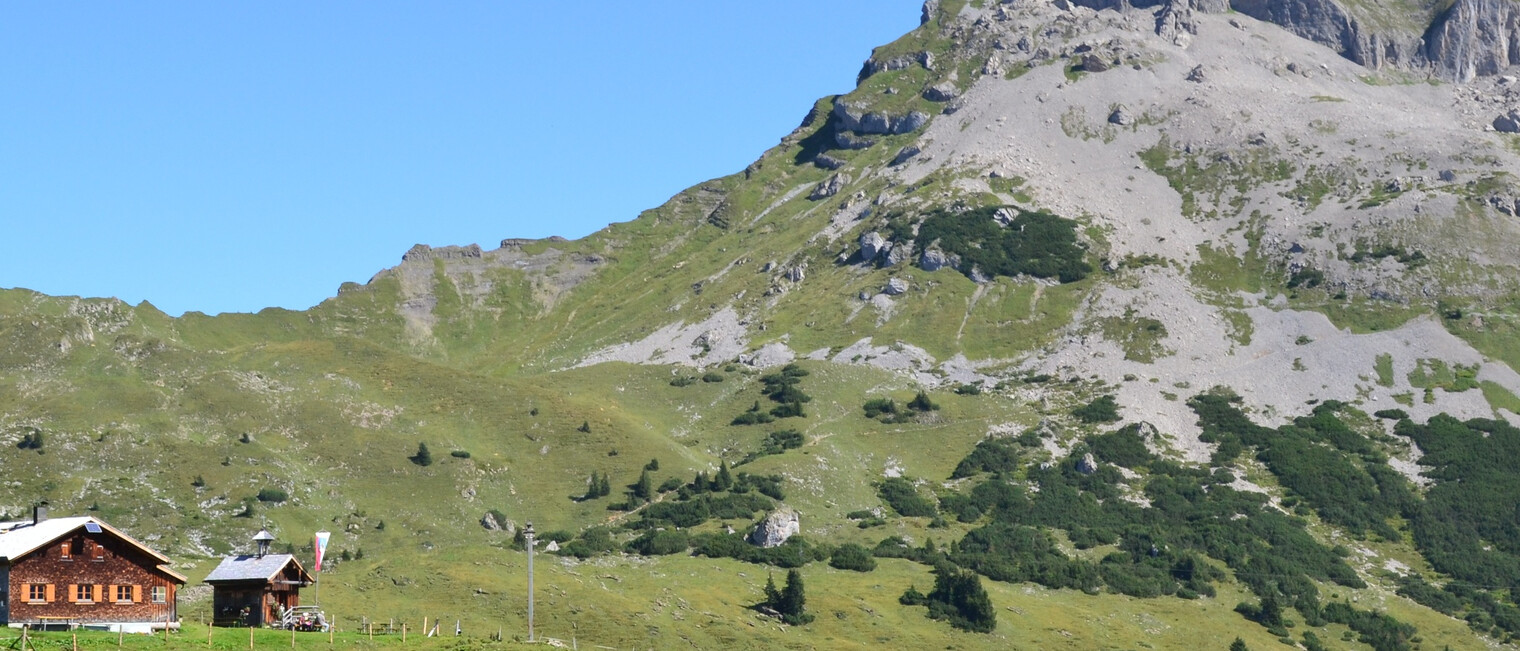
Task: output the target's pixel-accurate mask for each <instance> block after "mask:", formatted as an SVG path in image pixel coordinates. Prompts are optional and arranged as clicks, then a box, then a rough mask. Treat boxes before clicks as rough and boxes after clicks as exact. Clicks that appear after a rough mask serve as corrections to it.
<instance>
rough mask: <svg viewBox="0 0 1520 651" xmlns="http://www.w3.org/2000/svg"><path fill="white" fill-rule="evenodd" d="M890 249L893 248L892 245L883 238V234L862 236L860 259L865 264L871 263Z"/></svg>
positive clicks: (874, 232)
mask: <svg viewBox="0 0 1520 651" xmlns="http://www.w3.org/2000/svg"><path fill="white" fill-rule="evenodd" d="M890 248H892V243H891V242H888V241H887V238H885V237H882V235H881V233H878V232H876V231H871V232H869V233H866V234H865V235H861V236H860V259H861V261H863V262H871V261H873V260H875V259H876V258H879V257H881V255H882V254H883V253H885V252H886V251H887V250H888V249H890Z"/></svg>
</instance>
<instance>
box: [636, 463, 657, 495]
mask: <svg viewBox="0 0 1520 651" xmlns="http://www.w3.org/2000/svg"><path fill="white" fill-rule="evenodd" d="M633 496H634V497H635V498H638V499H640V500H644V501H648V500H649V498H650V497H653V496H654V483H653V482H652V481H650V479H649V471H648V470H645V471H644V472H641V473H639V480H638V481H637V482H634V484H633Z"/></svg>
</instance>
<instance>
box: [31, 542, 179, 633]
mask: <svg viewBox="0 0 1520 651" xmlns="http://www.w3.org/2000/svg"><path fill="white" fill-rule="evenodd" d="M71 545H72V550H71V551H72V552H73V553H70V554H68V555H67V556H65V554H64V551H65V549H67V548H68V547H69V546H71ZM97 546H98V547H99V549H98V551H97V549H96V547H97ZM158 564H159V563H158V560H157V559H155V558H153V557H152V556H149V555H147V554H145V553H143V552H142V551H141V550H139V549H137V548H136V547H134V546H132V545H130V544H128V543H127V542H125V541H123V540H121V539H119V538H116V537H115V536H113V535H111V534H109V533H104V532H102V533H98V534H95V533H88V532H86V531H84V530H83V529H81V530H79V531H77V532H75V533H74V534H72V535H70V536H66V537H64V538H62V539H60V540H57V541H54V542H53V543H52V544H51V545H48V546H47V547H44V548H42V549H39V550H37V551H34V552H32V553H31V554H28V555H26V556H24V557H22V558H20V559H18V560H17V561H15V562H14V563H13V564H12V565H11V567H10V581H9V586H10V599H9V600H8V603H7V605H8V606H9V610H10V613H9V617H8V619H7V620H6V621H8V622H28V623H41V622H43V621H46V620H44V619H42V618H44V617H58V618H67V619H68V620H70V621H72V622H76V623H104V622H113V623H114V622H169V621H174V620H176V619H177V618H178V617H177V613H176V610H175V592H176V588H177V585H176V584H175V580H174V579H173V578H171V577H169V576H166V575H165V574H163V573H162V572H159V571H157V569H156V568H157V567H158ZM31 584H41V585H44V586H50V587H49V588H45V592H46V593H48V594H45V595H44V596H45V597H47V596H50V597H51V599H50V600H44V601H43V602H38V601H33V600H31V599H30V598H29V597H30V596H31V594H30V593H31V590H30V589H29V586H30V585H31ZM75 585H92V586H95V587H94V588H93V591H94V596H95V599H94V600H93V601H91V602H81V601H76V600H75V599H74V597H75V593H76V591H75V589H74V587H73V586H75ZM116 586H131V588H132V589H130V590H128V591H127V592H128V593H129V594H127V595H126V596H127V597H128V598H127V599H125V600H118V599H117V596H118V595H117V588H116ZM155 586H158V587H162V588H163V594H164V600H163V603H154V601H153V588H154V587H155Z"/></svg>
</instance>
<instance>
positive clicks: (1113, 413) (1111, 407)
mask: <svg viewBox="0 0 1520 651" xmlns="http://www.w3.org/2000/svg"><path fill="white" fill-rule="evenodd" d="M1071 415H1073V416H1076V417H1077V420H1080V421H1082V422H1084V423H1112V422H1114V421H1117V420H1119V403H1118V402H1115V401H1114V397H1113V396H1103V397H1101V398H1098V399H1096V400H1094V401H1092V402H1089V403H1087V404H1085V405H1082V406H1081V407H1077V408H1076V409H1073V410H1072V411H1071Z"/></svg>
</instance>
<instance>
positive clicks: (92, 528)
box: [84, 522, 100, 533]
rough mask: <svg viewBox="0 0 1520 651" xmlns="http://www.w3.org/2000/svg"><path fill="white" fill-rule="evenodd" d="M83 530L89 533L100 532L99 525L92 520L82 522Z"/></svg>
mask: <svg viewBox="0 0 1520 651" xmlns="http://www.w3.org/2000/svg"><path fill="white" fill-rule="evenodd" d="M84 530H85V531H88V532H90V533H100V525H98V524H96V523H94V522H86V523H84Z"/></svg>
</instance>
